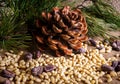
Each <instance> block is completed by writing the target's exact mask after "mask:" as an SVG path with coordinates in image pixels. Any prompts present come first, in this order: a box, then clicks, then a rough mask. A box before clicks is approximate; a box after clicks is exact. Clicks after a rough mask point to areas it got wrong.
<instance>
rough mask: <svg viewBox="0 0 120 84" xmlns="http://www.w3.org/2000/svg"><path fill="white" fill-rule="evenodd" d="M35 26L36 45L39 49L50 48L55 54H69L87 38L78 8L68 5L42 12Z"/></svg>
mask: <svg viewBox="0 0 120 84" xmlns="http://www.w3.org/2000/svg"><path fill="white" fill-rule="evenodd" d="M36 27H37V28H36V31H35V32H33V36H34V37H35V39H36V42H37V47H38V48H39V49H40V50H46V49H50V50H52V51H54V52H55V54H56V55H57V56H61V55H71V54H72V53H73V52H75V51H77V50H78V49H80V48H81V46H82V45H81V43H82V42H84V41H86V40H87V36H86V33H87V31H88V29H87V24H86V21H85V18H84V17H83V16H82V13H81V11H80V10H79V9H74V10H71V9H70V7H69V6H65V7H64V8H62V9H59V8H58V7H54V8H53V10H52V11H51V12H49V13H46V12H42V15H41V19H37V20H36Z"/></svg>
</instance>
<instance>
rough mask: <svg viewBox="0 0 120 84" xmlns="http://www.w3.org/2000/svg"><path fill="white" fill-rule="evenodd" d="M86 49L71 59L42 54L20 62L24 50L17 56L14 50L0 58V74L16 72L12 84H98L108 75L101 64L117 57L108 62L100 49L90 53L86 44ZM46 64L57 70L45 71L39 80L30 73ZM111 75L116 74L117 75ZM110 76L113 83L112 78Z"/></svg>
mask: <svg viewBox="0 0 120 84" xmlns="http://www.w3.org/2000/svg"><path fill="white" fill-rule="evenodd" d="M83 48H85V49H86V53H81V54H72V56H71V57H66V56H61V57H53V56H50V55H48V54H45V53H43V54H42V55H41V57H40V58H38V59H31V60H29V61H25V60H24V59H20V58H21V57H22V56H23V54H24V52H23V51H21V52H19V53H18V54H14V52H13V51H11V52H5V55H6V56H0V71H1V70H3V69H7V70H10V71H12V72H14V73H15V75H16V76H15V77H14V78H10V79H9V80H11V81H12V84H35V83H36V84H37V83H40V84H80V82H84V83H87V84H98V83H99V82H101V80H100V79H99V78H100V77H101V76H103V75H104V74H105V72H103V71H101V65H102V64H108V65H110V64H111V61H112V60H116V58H111V59H108V60H106V59H105V58H104V57H103V55H102V54H100V51H99V50H98V49H93V50H92V49H90V50H87V44H84V45H83ZM47 64H52V65H55V66H56V67H57V69H56V70H53V71H51V72H43V73H42V74H39V76H37V77H36V76H33V75H32V74H31V69H32V68H34V67H37V66H45V65H47ZM111 74H112V76H114V75H115V73H114V72H111ZM107 77H108V78H109V81H111V79H110V77H111V76H110V77H109V76H107ZM109 81H108V82H109Z"/></svg>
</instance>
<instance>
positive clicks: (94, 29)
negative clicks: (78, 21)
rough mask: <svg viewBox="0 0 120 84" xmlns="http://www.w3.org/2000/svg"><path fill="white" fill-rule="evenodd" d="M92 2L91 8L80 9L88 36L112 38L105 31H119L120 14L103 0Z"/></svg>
mask: <svg viewBox="0 0 120 84" xmlns="http://www.w3.org/2000/svg"><path fill="white" fill-rule="evenodd" d="M92 1H93V4H92V5H91V6H88V7H83V8H82V11H83V13H84V15H85V17H86V21H87V24H88V35H89V36H91V37H95V36H101V37H103V38H110V37H113V36H112V35H110V34H109V33H107V31H109V30H118V31H119V30H120V14H119V13H118V12H117V11H116V10H115V9H114V8H113V7H112V6H111V5H109V4H108V3H106V2H105V1H104V0H92ZM114 38H118V37H114Z"/></svg>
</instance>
